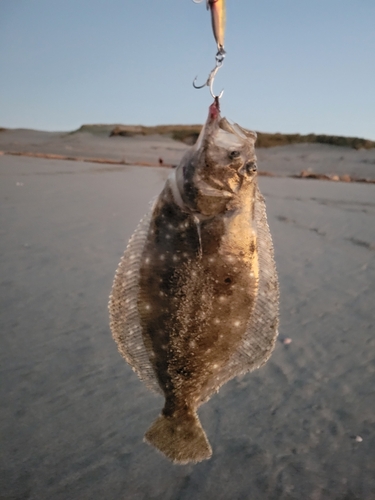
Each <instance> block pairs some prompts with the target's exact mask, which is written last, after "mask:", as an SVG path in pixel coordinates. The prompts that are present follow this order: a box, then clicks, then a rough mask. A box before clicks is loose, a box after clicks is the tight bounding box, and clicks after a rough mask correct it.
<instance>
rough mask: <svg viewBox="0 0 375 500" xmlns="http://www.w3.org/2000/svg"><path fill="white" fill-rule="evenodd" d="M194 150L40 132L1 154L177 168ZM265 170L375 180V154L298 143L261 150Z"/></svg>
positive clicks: (26, 133) (2, 141)
mask: <svg viewBox="0 0 375 500" xmlns="http://www.w3.org/2000/svg"><path fill="white" fill-rule="evenodd" d="M187 148H188V146H187V145H185V144H183V143H182V142H178V141H174V140H172V139H171V138H168V137H165V136H160V135H151V136H150V135H148V136H136V137H109V136H108V130H107V129H104V131H101V133H89V132H75V133H67V132H64V133H61V132H40V131H35V130H22V129H14V130H6V131H4V132H1V133H0V151H5V152H7V151H8V152H9V151H12V152H31V153H46V154H58V155H65V156H70V157H81V158H107V159H109V160H114V161H118V162H126V163H128V164H132V163H135V162H141V163H142V162H143V163H151V164H154V165H156V164H158V163H159V158H162V159H163V162H164V163H165V164H167V165H176V164H177V163H178V162H179V160H180V158H181V156H182V154H183V153H184V152H185V151H186V150H187ZM257 155H258V159H259V164H260V168H261V170H262V171H266V172H270V173H272V174H274V175H277V176H288V175H289V176H290V175H297V174H300V172H301V171H306V172H310V173H315V174H336V175H339V176H342V175H349V176H350V177H353V178H354V179H375V149H361V150H355V149H351V148H348V147H340V146H331V145H326V144H307V143H306V144H292V145H289V146H278V147H274V148H258V149H257Z"/></svg>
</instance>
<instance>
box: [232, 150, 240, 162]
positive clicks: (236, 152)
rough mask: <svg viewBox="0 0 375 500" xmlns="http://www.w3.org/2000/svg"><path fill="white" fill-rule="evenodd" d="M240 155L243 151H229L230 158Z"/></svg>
mask: <svg viewBox="0 0 375 500" xmlns="http://www.w3.org/2000/svg"><path fill="white" fill-rule="evenodd" d="M239 156H241V153H240V152H239V151H231V152H230V153H229V158H230V159H231V160H234V159H235V158H238V157H239Z"/></svg>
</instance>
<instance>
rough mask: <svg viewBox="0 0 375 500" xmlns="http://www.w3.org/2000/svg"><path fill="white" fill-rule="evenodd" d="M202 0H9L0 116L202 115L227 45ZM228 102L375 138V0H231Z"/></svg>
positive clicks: (247, 120) (293, 122)
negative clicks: (218, 39) (209, 81)
mask: <svg viewBox="0 0 375 500" xmlns="http://www.w3.org/2000/svg"><path fill="white" fill-rule="evenodd" d="M215 49H216V47H215V42H214V39H213V36H212V32H211V26H210V18H209V14H208V13H207V11H206V9H205V6H204V4H203V3H202V4H200V5H196V4H194V3H193V2H192V1H191V0H0V126H3V127H12V128H13V127H26V128H36V129H41V130H72V129H75V128H77V127H79V126H80V125H81V124H83V123H126V124H144V125H155V124H170V123H202V122H203V121H204V120H205V118H206V113H207V107H208V105H209V104H210V103H211V97H210V95H209V92H208V89H203V90H199V91H198V90H194V89H193V87H192V80H193V79H194V77H195V76H196V75H198V79H199V82H202V81H204V80H205V79H206V78H207V76H208V73H209V71H210V69H212V67H213V64H214V56H215V52H216V50H215ZM226 49H227V58H226V61H225V64H224V66H223V68H222V69H221V70H220V72H219V73H218V75H217V78H216V82H215V90H216V91H217V92H219V91H220V90H221V88H222V87H224V88H225V94H224V96H223V99H222V101H221V104H222V114H223V115H225V116H227V117H228V118H231V119H232V120H234V121H236V122H238V123H240V124H241V125H243V126H245V127H248V128H253V129H255V130H260V131H267V132H285V133H286V132H299V133H309V132H315V133H327V134H337V135H349V136H350V135H352V136H360V137H365V138H368V139H373V140H375V0H310V1H307V0H268V1H267V0H263V1H259V0H257V1H255V0H227V30H226Z"/></svg>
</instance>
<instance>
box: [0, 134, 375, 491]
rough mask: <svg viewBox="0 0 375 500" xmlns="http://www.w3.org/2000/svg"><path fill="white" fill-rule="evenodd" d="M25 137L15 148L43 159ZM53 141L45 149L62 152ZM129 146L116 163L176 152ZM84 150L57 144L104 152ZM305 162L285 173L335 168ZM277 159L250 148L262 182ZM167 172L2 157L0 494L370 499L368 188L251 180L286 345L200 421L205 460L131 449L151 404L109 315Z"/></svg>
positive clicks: (313, 152) (373, 244)
mask: <svg viewBox="0 0 375 500" xmlns="http://www.w3.org/2000/svg"><path fill="white" fill-rule="evenodd" d="M3 134H8V135H9V134H10V135H11V134H12V132H5V133H4V132H3V133H1V134H0V138H1V137H2V138H4V137H5V136H4V135H3ZM27 134H28V132H27V133H26V132H25V135H24V138H25V142H24V143H23V144H22V145H20V143H19V142H18V143H17V141H16V140H14V141H13V147H14V148H16V147H19V148H21V146H22V147H27V148H29V147H30V145H32V144H34V146H35V148H36V149H38V148H40V147H41V143H40V142H39V143H38V140H39V139H38V138H37V136H36V135H34V136H33V137H30V136H28V137H26V135H27ZM55 137H56V136H55V135H54V134H51V135H49V138H48V140H47V139H46V143H44V144H43V148H44V149H48V148H50V150H51V151H52V150H53V151H54V152H57V151H55V149H54V141H55ZM125 139H126V138H125ZM125 139H123V138H113V141H114V142H110V139H108V141H107V142H106V144H111V147H109V146H108V149H107V150H106V152H105V154H106V155H107V154H110V152H111V151H112V154H113V157H115V155H117V154H119V150H118V149H116V147H117V146H112V145H113V144H115V145H119V144H121V147H123V145H124V144H127V142H126V141H125ZM2 140H3V139H2ZM7 140H8V144H9V138H8V139H7ZM60 140H61V139H59V141H60ZM66 140H67V141H68V139H66ZM75 140H76V139H75ZM90 140H91V139H90ZM118 140H119V141H122V142H117V141H118ZM124 141H125V142H124ZM129 141H130V142H129V144H131V145H130V146H129V149H128V150H127V153H126V154H127V156H128V157H129V158H131V153H130V151H134V154H136V152H137V151H138V153H139V151H141V154H142V155H144V156H143V158H151V156H152V154H154V157H157V156H158V155H159V153H160V151H162V154H163V155H164V156H165V158H168V160H169V159H170V161H171V162H172V161H175V160H176V159H178V158H177V157H178V155H180V154H181V153H182V151H183V149H184V146H183V145H178V146H176V143H174V142H173V144H171V145H170V146H169V144H170V143H169V142H168V144H167V146H165V144H164V143H163V146H162V147H163V148H165V147H176V148H177V149H178V148H179V149H178V151H177V149H176V150H173V149H170V150H169V149H161V150H153V149H152V148H151V146H150V144H151V142H152V141H151V142H147V146H146V142H144V141H142V140H138V139H136V140H134V139H129ZM132 141H133V142H132ZM158 141H159V139H155V141H154V142H153V143H152V144H153V145H156V144H160V143H161V142H162V141H161V142H158ZM3 144H4V143H3ZM25 144H26V146H25ZM95 144H97V142H95V141H94V143H89V142H86V139H84V140H83V143H82V144H81V143H80V139H77V143H76V145H75V146H74V145H72V142H67V144H66V145H68V146H69V147H72V148H73V147H77V151H78V149H79V148H82V149H81V150H80V151H82V152H83V153H85V154H86V152H87V153H88V154H90V155H91V156H93V155H95V154H96V152H97V153H98V154H99V153H100V155H101V156H104V155H103V150H102V149H100V148H97V149H95V147H96V146H95ZM91 145H92V148H93V149H91ZM3 147H4V146H3V145H2V146H0V149H3ZM103 147H104V146H103ZM106 147H107V146H106ZM118 147H120V146H118ZM155 147H156V146H155ZM160 147H161V146H160ZM111 148H112V149H111ZM131 148H133V149H131ZM312 148H313V146H308V147H306V148H305V147H304V146H302V147H291V149H289V150H288V151H289V152H288V155H289V158H292V159H290V161H289V163H291V164H297V163H298V165H301V170H302V169H305V168H306V165H307V164H308V162H310V163H311V165H316V163H314V161H315V160H316V159H318V163H319V161H320V160H319V158H321V157H320V156H319V154H323V153H322V151H323V149H324V151H327V155H326V157H325V158H326V159H325V160H324V161H327V162H328V158H330V160H329V161H332V165H333V163H334V162H335V161H336V160H334V159H332V158H333V156H332V155H333V153H328V152H329V151H331V150H330V149H327V148H330V147H329V146H322V148H323V149H321V147H320V146H319V148H318V149H312ZM314 148H316V146H314ZM285 151H286V149H284V148H283V149H282V151H280V152H277V151H276V150H267V151H259V152H258V156H259V163H260V165H259V166H260V168H261V169H262V168H263V166H264V165H266V164H267V162H268V164H267V167H266V168H265V169H269V168H271V166H270V165H273V167H272V168H275V169H276V168H278V169H280V170H282V171H283V172H290V170H289V167H287V165H288V161H287V159H286V156H285V155H286V153H285ZM332 151H333V150H332ZM335 151H337V150H335ZM122 153H124V152H122ZM122 153H121V154H122ZM284 153H285V155H284ZM306 154H307V156H305V157H302V156H303V155H306ZM335 154H336V153H335ZM346 154H347V155H353V158H354V157H356V155H357V154H358V155H359V156H358V157H357V159H358V158H359V157H360V158H362V156H361V155H362V154H363V155H364V154H365V152H361V151H359V152H357V151H350V152H349V151H348V152H347V153H346ZM366 154H369V152H366ZM372 154H373V153H372ZM168 155H170V156H168ZM309 155H310V156H309ZM154 157H153V158H154ZM363 158H364V157H363ZM138 159H139V156H138ZM370 160H371V158H370ZM340 161H341V160H338V162H340ZM343 161H344V160H343ZM371 161H372V160H371ZM345 162H347V165H352V164H351V163H350V160H349V159H348V157H347V159H346V160H345V161H344V163H345ZM353 162H354V160H353ZM336 163H337V162H336ZM354 165H355V166H354ZM358 165H362V163H361V162H359V163H355V164H354V163H353V165H352V168H353V169H354V168H357V166H358ZM363 165H365V167H366V168H370V167H371V168H373V166H371V164H370V163H363ZM314 168H317V167H316V166H315V167H314ZM167 174H168V170H167V169H161V168H140V167H131V166H111V165H94V164H88V163H83V162H66V161H52V160H40V159H35V158H23V157H12V156H7V155H4V156H0V175H1V183H0V194H1V228H0V231H1V240H2V252H1V281H0V284H1V295H0V300H1V311H2V314H1V332H2V335H1V348H0V359H1V386H0V394H1V401H2V404H1V408H0V430H1V456H0V497H1V498H4V499H11V498H12V499H30V500H31V499H32V500H44V499H48V500H49V499H53V500H60V499H61V500H71V499H79V500H83V499H88V500H96V499H97V500H102V499H103V498H105V499H108V500H112V499H113V500H118V499H120V498H124V499H150V498H155V499H163V500H168V499H171V500H172V499H179V500H185V499H189V500H190V499H193V498H194V499H216V500H227V499H231V500H237V499H238V500H239V499H252V500H257V499H262V500H264V499H267V500H268V499H275V500H276V499H283V500H284V499H285V500H289V499H295V500H301V499H312V500H320V499H322V500H323V499H324V500H325V499H327V500H328V499H329V500H332V499H340V500H344V499H346V500H349V499H361V500H372V499H374V498H375V451H374V450H375V399H374V387H375V360H374V347H375V337H374V325H375V314H374V304H375V196H374V186H373V185H365V184H345V183H327V182H320V181H315V182H312V181H307V180H296V179H287V178H286V179H283V178H261V179H260V184H261V188H262V191H263V193H264V194H265V197H266V200H267V207H268V214H269V223H270V226H271V230H272V234H273V238H274V245H275V251H276V261H277V266H278V271H279V275H280V284H281V327H280V338H281V339H283V338H285V337H289V338H291V339H292V342H291V343H290V344H288V345H286V344H283V343H281V342H278V344H277V347H276V349H275V352H274V354H273V356H272V358H271V360H270V361H269V362H268V363H267V364H266V365H265V366H264V367H263V368H262V369H260V370H258V371H256V372H254V373H252V374H248V375H246V376H245V377H243V378H241V379H235V380H233V381H231V382H230V383H229V384H227V385H226V386H224V387H223V388H222V389H221V390H220V392H219V394H218V395H217V396H215V397H213V398H212V400H211V401H210V402H209V403H207V404H205V405H204V406H203V407H202V408H201V410H200V412H199V413H200V418H201V420H202V423H203V426H204V428H205V429H206V430H207V434H208V437H209V439H210V442H211V444H212V446H213V451H214V455H213V458H212V459H211V460H209V461H207V462H204V463H201V464H198V465H196V466H192V465H189V466H173V465H172V464H170V463H169V462H168V461H167V460H166V459H164V458H163V457H162V456H160V455H159V454H157V453H156V452H155V450H154V449H152V448H151V447H149V446H147V445H146V444H144V443H143V442H142V439H143V434H144V432H145V430H146V429H147V428H148V426H149V424H150V423H151V422H152V421H153V420H154V419H155V417H156V416H157V414H158V411H159V409H160V407H161V398H159V397H156V396H154V395H152V394H151V393H149V392H148V391H147V390H146V388H145V387H144V386H143V384H141V382H139V381H138V379H137V377H136V376H135V374H134V373H133V372H132V371H131V369H130V368H129V366H127V365H126V363H125V362H124V361H123V360H122V358H121V357H120V355H119V354H118V352H117V349H116V346H115V343H114V341H113V340H112V338H111V336H110V332H109V327H108V314H107V300H108V294H109V291H110V288H111V283H112V279H113V275H114V271H115V269H116V266H117V263H118V261H119V259H120V257H121V254H122V252H123V250H124V248H125V245H126V242H127V240H128V238H129V237H130V235H131V233H132V231H133V229H134V228H135V226H136V224H137V222H138V220H139V218H140V217H141V216H142V215H143V213H144V212H145V210H146V208H147V206H148V202H149V200H150V199H151V198H152V197H153V196H154V195H156V194H157V193H158V191H159V190H160V189H161V186H162V184H163V182H164V179H165V177H166V175H167ZM361 175H364V174H363V173H361Z"/></svg>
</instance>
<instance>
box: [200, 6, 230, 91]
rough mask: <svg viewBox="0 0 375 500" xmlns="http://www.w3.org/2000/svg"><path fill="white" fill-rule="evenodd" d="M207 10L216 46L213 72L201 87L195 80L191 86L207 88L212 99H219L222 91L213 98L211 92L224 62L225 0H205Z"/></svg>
mask: <svg viewBox="0 0 375 500" xmlns="http://www.w3.org/2000/svg"><path fill="white" fill-rule="evenodd" d="M202 1H203V0H193V2H194V3H201V2H202ZM206 6H207V10H210V11H211V23H212V31H213V34H214V37H215V41H216V44H217V53H216V57H215V58H216V64H215V67H214V68H213V70H212V71H211V72H210V74H209V75H208V78H207V80H206V82H205V83H204V84H203V85H196V83H195V82H196V80H197V78H195V79H194V82H193V86H194V87H195V88H196V89H201V88H203V87H206V86H207V87H208V88H209V89H210V93H211V95H212V97H213V98H215V97H219V98H220V97H221V96H222V95H223V92H224V91H223V90H222V91H221V92H220V94H219V95H218V96H215V94H214V91H213V84H214V79H215V76H216V73H217V72H218V71H219V69H220V68H221V66H222V65H223V62H224V57H225V49H224V36H225V23H226V9H225V0H206Z"/></svg>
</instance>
